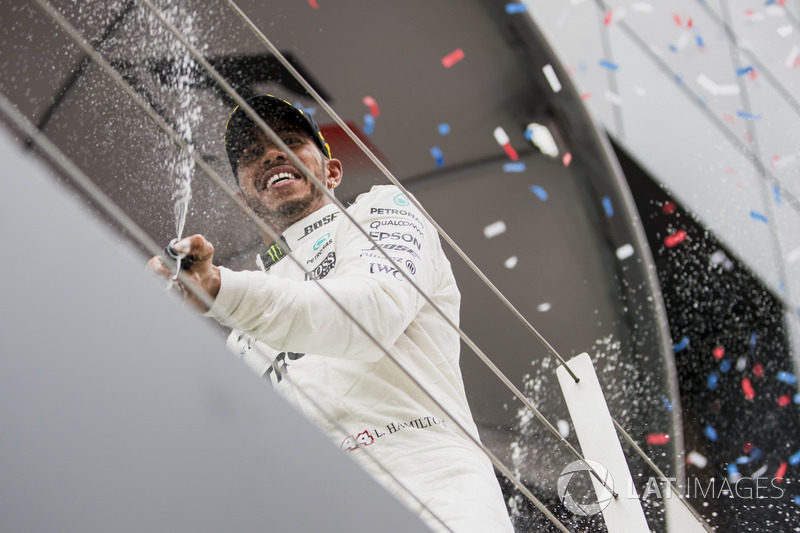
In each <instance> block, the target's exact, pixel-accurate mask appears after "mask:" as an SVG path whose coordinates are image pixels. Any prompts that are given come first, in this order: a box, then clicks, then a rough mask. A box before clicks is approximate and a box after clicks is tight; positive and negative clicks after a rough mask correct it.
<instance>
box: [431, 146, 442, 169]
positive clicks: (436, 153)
mask: <svg viewBox="0 0 800 533" xmlns="http://www.w3.org/2000/svg"><path fill="white" fill-rule="evenodd" d="M431 155H432V156H433V158H434V159H435V160H436V166H437V167H441V166H444V154H443V153H442V149H441V148H439V147H438V146H434V147H433V148H431Z"/></svg>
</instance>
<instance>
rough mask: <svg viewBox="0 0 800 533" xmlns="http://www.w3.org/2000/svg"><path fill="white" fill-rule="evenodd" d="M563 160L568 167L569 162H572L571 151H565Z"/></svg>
mask: <svg viewBox="0 0 800 533" xmlns="http://www.w3.org/2000/svg"><path fill="white" fill-rule="evenodd" d="M561 162H562V163H563V164H564V166H565V167H568V166H569V164H570V163H572V154H571V153H569V152H567V153H565V154H564V157H562V158H561Z"/></svg>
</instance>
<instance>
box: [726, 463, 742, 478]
mask: <svg viewBox="0 0 800 533" xmlns="http://www.w3.org/2000/svg"><path fill="white" fill-rule="evenodd" d="M728 475H729V476H731V477H733V476H738V475H739V469H738V468H737V467H736V465H735V464H729V465H728Z"/></svg>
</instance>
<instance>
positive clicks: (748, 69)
mask: <svg viewBox="0 0 800 533" xmlns="http://www.w3.org/2000/svg"><path fill="white" fill-rule="evenodd" d="M751 72H753V67H749V66H748V67H742V68H737V69H736V75H737V76H744V75H745V74H750V73H751Z"/></svg>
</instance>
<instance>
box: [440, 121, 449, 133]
mask: <svg viewBox="0 0 800 533" xmlns="http://www.w3.org/2000/svg"><path fill="white" fill-rule="evenodd" d="M448 133H450V124H448V123H447V122H442V123H441V124H439V135H447V134H448Z"/></svg>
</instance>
